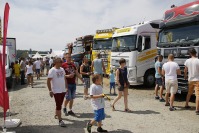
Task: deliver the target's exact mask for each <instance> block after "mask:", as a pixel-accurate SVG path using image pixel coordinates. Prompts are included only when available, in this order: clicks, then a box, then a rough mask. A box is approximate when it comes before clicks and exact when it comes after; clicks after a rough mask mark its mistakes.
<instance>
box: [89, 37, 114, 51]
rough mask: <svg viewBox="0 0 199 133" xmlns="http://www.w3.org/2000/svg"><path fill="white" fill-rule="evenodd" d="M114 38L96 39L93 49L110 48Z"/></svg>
mask: <svg viewBox="0 0 199 133" xmlns="http://www.w3.org/2000/svg"><path fill="white" fill-rule="evenodd" d="M111 43H112V39H104V40H94V44H93V50H110V49H111Z"/></svg>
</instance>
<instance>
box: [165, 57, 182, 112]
mask: <svg viewBox="0 0 199 133" xmlns="http://www.w3.org/2000/svg"><path fill="white" fill-rule="evenodd" d="M162 75H165V87H166V104H165V106H169V105H170V108H169V110H170V111H174V110H176V109H175V108H174V107H173V102H174V100H175V94H176V92H177V90H178V80H177V75H181V71H180V67H179V65H178V64H177V63H176V62H174V56H173V55H172V54H169V56H168V62H167V63H165V64H164V65H163V66H162ZM169 94H171V97H170V104H169Z"/></svg>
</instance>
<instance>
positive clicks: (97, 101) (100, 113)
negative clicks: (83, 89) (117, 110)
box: [87, 74, 108, 133]
mask: <svg viewBox="0 0 199 133" xmlns="http://www.w3.org/2000/svg"><path fill="white" fill-rule="evenodd" d="M92 81H93V84H92V85H91V87H90V97H91V105H92V107H93V110H94V114H95V117H94V119H93V120H92V121H90V122H88V123H87V131H88V132H89V133H91V128H92V126H93V125H94V124H95V123H96V122H97V126H98V128H97V131H98V132H108V131H107V130H104V129H102V127H101V126H102V120H104V119H105V112H104V107H105V103H104V94H103V89H102V86H101V84H102V79H101V75H99V74H95V75H93V77H92Z"/></svg>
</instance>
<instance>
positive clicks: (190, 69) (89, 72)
mask: <svg viewBox="0 0 199 133" xmlns="http://www.w3.org/2000/svg"><path fill="white" fill-rule="evenodd" d="M189 53H190V55H191V58H190V59H187V60H186V61H185V64H184V65H185V69H184V78H185V79H188V81H189V88H188V94H187V98H186V104H185V108H186V109H189V108H191V107H190V106H189V104H188V103H189V100H190V97H191V95H192V94H193V92H194V89H195V95H196V114H197V115H199V59H198V58H197V57H196V54H197V52H196V50H195V49H194V48H192V49H190V50H189ZM97 57H98V58H97V59H95V60H93V61H92V63H91V66H89V64H88V59H87V58H86V57H84V59H83V62H82V65H81V66H80V70H79V72H78V69H77V67H76V66H75V63H74V61H73V60H72V59H71V54H69V53H66V54H65V55H64V59H61V58H55V59H54V60H53V62H51V64H53V66H52V68H51V69H50V70H49V72H48V78H47V86H48V89H49V95H50V96H51V97H54V99H55V103H56V111H55V118H57V119H58V120H59V125H60V126H61V127H65V126H66V124H65V123H64V121H63V120H62V117H61V112H62V111H61V110H62V104H63V103H64V105H63V113H64V114H65V115H66V116H67V115H75V113H74V112H73V110H72V108H73V103H74V99H75V95H76V84H77V80H76V78H79V79H80V80H81V81H82V83H83V85H84V92H83V93H84V96H83V98H84V99H85V100H87V99H90V100H91V106H92V107H93V111H94V119H93V120H91V121H90V122H88V123H87V131H88V132H89V133H90V132H91V128H92V126H93V125H94V124H95V123H96V122H97V126H98V128H97V131H98V132H107V130H104V129H103V128H102V120H104V119H105V103H104V98H105V96H106V95H105V94H104V93H103V74H105V66H104V63H103V60H102V59H100V54H98V55H97ZM162 60H163V56H162V55H158V60H157V61H156V63H155V70H156V73H155V77H156V86H155V99H158V100H160V102H165V106H169V110H170V111H174V110H176V108H175V107H174V100H175V94H176V93H177V90H178V79H177V75H182V73H181V70H180V67H179V65H178V64H177V63H176V62H175V61H174V56H173V55H172V54H169V55H168V61H166V62H165V63H164V64H163V62H162ZM49 62H50V61H49ZM119 65H120V66H119V67H118V68H117V69H116V73H115V75H114V73H113V71H112V70H111V72H110V75H109V78H110V94H112V89H114V94H116V92H115V84H116V83H117V85H118V87H117V90H118V93H117V96H116V97H115V99H114V100H113V102H112V104H111V107H112V111H115V105H116V103H117V101H118V100H119V99H121V97H122V96H123V97H124V111H125V112H131V110H130V109H129V107H128V88H129V82H128V78H127V67H126V60H125V59H123V58H121V59H120V60H119ZM90 79H91V80H92V82H93V83H92V84H90ZM89 88H90V93H89V90H88V89H89ZM164 88H166V94H165V99H164V98H163V91H164ZM159 89H160V95H159V94H158V90H159ZM68 105H69V109H68V108H67V106H68Z"/></svg>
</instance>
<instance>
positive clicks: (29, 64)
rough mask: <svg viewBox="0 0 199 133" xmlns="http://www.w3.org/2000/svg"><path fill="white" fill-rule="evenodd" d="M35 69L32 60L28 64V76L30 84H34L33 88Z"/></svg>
mask: <svg viewBox="0 0 199 133" xmlns="http://www.w3.org/2000/svg"><path fill="white" fill-rule="evenodd" d="M33 70H34V69H33V65H32V62H31V61H29V62H28V65H26V76H27V79H28V85H29V86H32V88H33Z"/></svg>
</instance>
